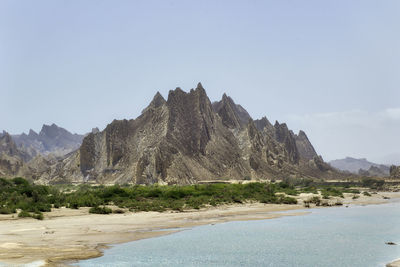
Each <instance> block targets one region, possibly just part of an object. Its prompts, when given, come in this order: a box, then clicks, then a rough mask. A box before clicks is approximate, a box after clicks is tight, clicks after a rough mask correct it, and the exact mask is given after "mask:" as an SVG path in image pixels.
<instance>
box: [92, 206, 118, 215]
mask: <svg viewBox="0 0 400 267" xmlns="http://www.w3.org/2000/svg"><path fill="white" fill-rule="evenodd" d="M89 213H94V214H110V213H112V210H111V209H110V208H107V207H99V206H97V207H92V208H90V209H89Z"/></svg>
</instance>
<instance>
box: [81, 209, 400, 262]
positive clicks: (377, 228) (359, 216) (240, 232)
mask: <svg viewBox="0 0 400 267" xmlns="http://www.w3.org/2000/svg"><path fill="white" fill-rule="evenodd" d="M307 211H311V214H308V215H303V216H291V217H281V218H278V219H271V220H261V221H240V222H228V223H222V224H216V225H206V226H199V227H195V228H193V229H189V230H184V231H181V232H178V233H175V234H172V235H166V236H161V237H157V238H151V239H144V240H139V241H134V242H130V243H125V244H121V245H116V246H113V247H112V248H110V249H108V250H105V253H104V256H103V257H100V258H96V259H91V260H85V261H81V262H79V266H83V267H85V266H363V267H365V266H384V265H385V264H386V263H388V262H391V261H393V260H394V259H396V258H400V245H397V246H389V245H386V244H385V242H388V241H393V242H396V243H400V203H399V202H396V203H394V202H393V203H390V204H384V205H370V206H350V207H349V208H345V207H338V208H323V209H312V210H307Z"/></svg>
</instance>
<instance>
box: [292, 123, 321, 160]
mask: <svg viewBox="0 0 400 267" xmlns="http://www.w3.org/2000/svg"><path fill="white" fill-rule="evenodd" d="M294 139H295V141H296V147H297V150H298V151H299V154H300V157H302V158H304V159H308V160H312V159H313V158H314V157H317V156H318V155H317V152H315V149H314V147H313V145H312V144H311V142H310V140H308V137H307V135H306V133H305V132H303V131H301V130H300V131H299V134H298V135H295V136H294Z"/></svg>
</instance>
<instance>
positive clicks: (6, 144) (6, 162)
mask: <svg viewBox="0 0 400 267" xmlns="http://www.w3.org/2000/svg"><path fill="white" fill-rule="evenodd" d="M27 157H28V156H27V155H26V154H25V153H23V152H22V151H20V150H18V148H17V145H16V144H15V143H14V141H13V139H12V137H11V135H9V134H8V133H7V132H3V133H2V134H1V136H0V176H10V175H14V174H16V173H18V171H19V170H20V168H21V167H22V165H23V161H24V159H26V158H27Z"/></svg>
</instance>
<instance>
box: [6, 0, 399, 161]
mask: <svg viewBox="0 0 400 267" xmlns="http://www.w3.org/2000/svg"><path fill="white" fill-rule="evenodd" d="M399 12H400V2H398V1H395V0H393V1H377V0H375V1H372V0H367V1H361V0H358V1H334V2H325V1H324V2H322V1H317V0H311V1H302V2H298V1H290V0H287V1H246V2H244V1H217V2H216V1H201V2H194V1H168V2H166V1H118V2H114V1H84V2H83V1H34V2H33V1H8V0H5V1H1V2H0V22H1V23H0V59H1V60H0V93H1V96H2V97H1V100H0V112H1V113H2V114H3V116H1V117H0V130H6V131H8V132H10V133H12V134H20V133H22V132H26V133H27V132H28V131H29V129H33V130H35V131H40V128H41V126H42V124H51V123H56V124H57V125H59V126H61V127H63V128H65V129H67V130H69V131H71V132H75V133H80V134H83V133H86V132H89V131H90V130H91V129H92V128H94V127H99V128H104V127H105V126H106V125H107V124H108V123H110V122H111V121H112V120H113V119H133V118H136V117H137V116H138V115H140V112H141V110H142V109H143V108H145V107H146V106H147V105H148V103H150V101H151V99H152V97H153V96H154V94H155V93H156V92H157V91H160V93H161V94H162V95H163V96H164V97H165V98H167V96H168V91H169V90H172V89H175V88H176V87H181V88H182V89H183V90H185V91H188V90H190V89H191V88H193V87H195V86H196V84H197V82H202V84H203V86H204V88H205V89H206V91H207V93H208V95H209V97H210V100H211V101H216V100H220V99H221V96H222V94H223V93H224V92H226V93H227V94H228V95H229V96H231V97H232V98H233V99H234V101H235V102H236V103H237V104H240V105H242V106H243V107H244V108H245V109H246V110H247V111H248V112H249V113H250V115H251V116H252V117H253V118H254V119H258V118H261V117H262V116H266V117H267V118H268V119H269V120H270V121H271V122H274V121H275V120H278V121H279V122H286V123H287V124H288V127H289V128H290V129H292V130H294V131H295V132H297V131H298V130H300V129H302V130H304V131H305V132H306V133H307V135H308V137H309V139H310V141H311V142H312V144H313V145H314V147H315V149H316V150H317V153H318V154H321V155H322V156H323V157H324V159H325V160H333V159H338V158H344V157H346V156H351V157H355V158H367V159H368V160H370V161H373V162H378V163H395V164H400V140H399V138H398V135H399V133H400V103H399V102H400V101H399V99H400V88H399V87H400V86H399V85H400V75H398V70H400V36H399V34H398V32H400V17H399V16H398V14H399ZM4 114H5V115H4ZM10 114H11V115H10Z"/></svg>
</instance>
